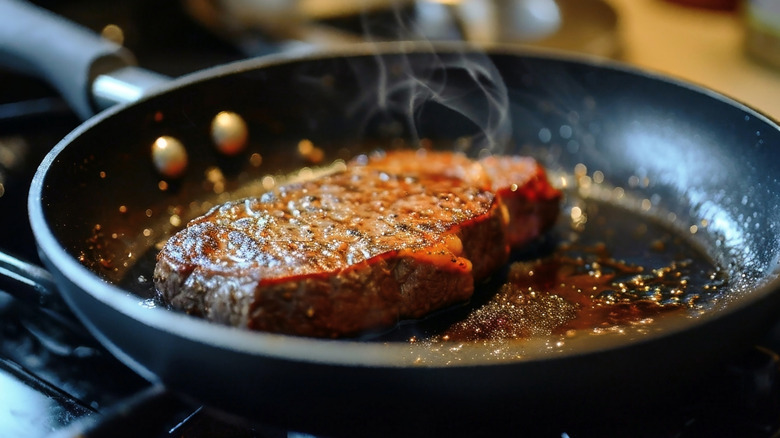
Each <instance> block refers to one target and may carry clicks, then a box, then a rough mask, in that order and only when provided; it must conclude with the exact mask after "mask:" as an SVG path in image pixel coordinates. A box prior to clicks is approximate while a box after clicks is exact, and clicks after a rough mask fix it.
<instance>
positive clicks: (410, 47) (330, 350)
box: [28, 43, 780, 368]
mask: <svg viewBox="0 0 780 438" xmlns="http://www.w3.org/2000/svg"><path fill="white" fill-rule="evenodd" d="M448 48H450V49H456V50H473V49H475V46H473V45H468V44H461V43H453V44H449V43H448V44H437V45H436V50H437V51H441V50H445V51H446V50H447V49H448ZM389 49H393V50H389ZM476 49H477V50H480V51H481V52H483V51H484V53H487V54H490V55H497V54H511V55H525V56H528V55H531V56H536V57H542V58H546V59H555V60H561V61H566V62H578V63H586V64H591V65H598V66H600V67H607V68H611V69H618V70H621V71H626V72H629V73H633V74H639V75H642V76H645V77H651V78H654V79H660V80H662V81H664V82H667V83H672V84H675V85H678V86H683V87H686V88H689V89H693V90H695V91H697V92H699V93H704V94H707V95H708V96H710V97H712V98H715V99H717V100H720V101H723V102H725V103H728V104H730V105H737V106H739V107H740V109H742V110H744V111H746V112H747V113H749V114H750V115H751V116H753V117H759V118H761V119H763V120H764V121H765V122H766V123H768V124H769V125H772V126H773V127H775V129H780V128H778V126H777V123H776V122H775V121H773V120H772V119H771V118H770V117H768V116H766V115H764V114H762V113H760V112H759V111H757V110H755V109H753V108H751V107H749V106H748V105H745V104H743V103H741V102H739V101H737V100H734V99H731V98H729V97H728V96H725V95H723V94H721V93H719V92H716V91H714V90H711V89H708V88H704V87H701V86H698V85H696V84H692V83H690V82H686V81H683V80H679V79H676V78H670V77H668V76H664V75H662V74H658V73H653V72H648V71H646V70H643V69H639V68H635V67H631V66H628V65H624V64H622V63H619V62H616V61H612V60H606V59H600V58H596V57H591V56H580V55H569V54H563V53H555V52H550V51H537V50H528V49H525V48H523V49H518V48H517V47H508V46H499V47H491V48H485V47H477V48H476ZM377 50H378V51H380V52H381V53H400V54H403V53H415V52H418V51H423V50H431V44H430V43H427V44H420V43H402V44H397V43H393V44H374V43H372V44H368V45H363V44H361V45H356V47H349V48H341V49H334V50H331V51H327V52H325V51H317V52H300V53H295V54H282V55H270V56H267V57H263V58H255V59H249V60H244V61H237V62H234V63H230V64H226V65H222V66H217V67H214V68H211V69H207V70H204V71H201V72H196V73H193V74H191V75H187V76H184V77H182V78H179V79H175V80H173V81H172V82H171V83H170V84H169V85H166V86H163V87H160V88H159V89H157V90H155V92H154V93H152V94H150V95H149V96H147V97H145V98H143V99H142V100H141V101H139V102H143V101H145V100H147V99H152V98H154V97H156V96H161V95H164V94H166V93H168V92H169V91H171V90H174V89H176V88H179V87H183V86H186V85H188V84H192V83H196V82H199V81H202V80H205V79H211V78H215V77H218V76H223V75H229V74H234V73H237V72H241V71H250V70H256V69H259V68H263V67H267V66H272V65H275V64H280V63H288V62H303V61H310V60H316V59H324V58H331V57H336V56H355V55H362V56H365V55H371V54H372V53H374V51H377ZM136 104H137V103H129V104H123V105H119V106H116V107H113V108H110V109H108V110H106V111H103V112H102V113H100V114H98V115H96V116H94V117H92V118H90V119H89V120H87V121H86V122H84V123H83V124H81V125H80V126H78V127H77V128H76V129H74V130H73V131H72V132H71V133H69V134H68V135H67V136H66V137H64V138H63V139H62V140H61V141H60V142H58V144H57V145H56V146H55V147H54V148H52V150H51V151H50V152H49V153H48V154H47V155H46V157H45V158H44V160H43V161H42V163H41V164H40V166H39V167H38V169H37V171H36V173H35V176H34V177H33V180H32V184H31V186H30V191H29V196H28V212H29V216H30V222H31V225H32V230H33V233H34V235H35V239H36V242H37V245H38V249H39V251H40V252H42V253H43V255H44V256H45V257H42V258H43V259H44V260H45V263H47V264H48V265H49V266H48V268H49V269H51V270H53V271H56V272H57V273H59V274H60V275H62V276H64V277H66V279H67V280H68V281H69V282H70V283H71V284H73V285H75V286H77V287H78V288H79V289H80V290H81V291H82V293H86V294H88V295H90V296H91V297H93V298H95V299H97V300H99V301H100V302H102V303H103V304H104V305H107V306H110V307H112V308H114V309H116V310H117V311H119V312H120V313H121V314H123V315H126V316H127V317H129V318H132V319H134V320H136V321H138V322H140V323H142V324H144V325H146V326H149V327H152V328H154V329H156V330H160V331H164V332H168V333H171V334H174V335H175V336H178V337H182V338H186V339H188V340H191V341H194V342H197V343H205V344H209V345H212V346H214V347H218V348H221V349H229V350H233V351H237V352H243V353H249V354H252V355H257V356H265V357H272V358H277V359H283V360H292V361H298V362H311V363H325V364H330V365H344V366H367V367H390V368H396V367H399V368H400V367H407V366H410V365H414V366H416V367H427V368H456V367H474V366H494V365H497V364H501V365H505V364H522V363H529V362H533V361H550V360H556V359H561V360H565V359H568V358H570V357H573V356H582V355H590V354H598V353H601V352H604V351H613V350H617V349H621V348H626V347H630V346H634V345H637V344H641V343H645V342H650V341H655V340H660V339H663V338H665V337H668V336H672V335H674V334H676V333H678V332H680V331H683V330H686V329H691V328H694V327H703V326H705V325H706V324H708V323H710V322H712V321H713V320H716V319H718V318H719V315H722V312H708V313H707V314H705V315H703V316H701V317H698V318H696V319H695V320H691V319H688V318H680V319H681V321H680V323H679V327H676V326H675V327H670V328H668V329H665V330H663V332H662V333H658V334H648V335H646V336H643V337H642V339H640V340H628V339H626V338H620V337H616V338H615V340H614V341H612V342H608V343H605V344H603V345H598V346H594V347H591V348H587V349H582V348H577V349H576V351H571V352H562V353H560V354H550V353H549V352H541V353H540V354H538V355H534V354H531V355H528V356H526V357H522V358H516V359H506V360H495V359H492V360H491V359H489V358H488V359H485V360H475V361H468V362H465V363H450V361H449V360H448V359H444V361H443V362H438V361H437V360H438V359H435V358H434V359H433V362H431V363H427V362H423V363H419V364H418V363H417V362H416V361H415V359H416V358H415V357H414V353H413V352H414V348H412V349H411V350H410V346H409V345H408V344H406V343H398V345H395V344H391V345H388V344H382V343H370V342H362V341H356V340H324V339H311V338H301V337H294V336H288V335H279V334H272V333H259V332H250V331H248V330H243V329H238V328H233V327H227V326H221V325H218V324H214V323H211V322H208V321H205V320H201V319H198V318H195V317H191V316H188V315H183V314H179V313H176V312H172V311H169V310H165V309H148V308H144V307H142V306H140V305H139V304H138V299H137V298H134V297H132V296H130V295H129V294H128V293H127V292H126V291H124V290H123V289H121V288H119V287H118V286H116V285H114V284H110V283H107V282H106V281H104V280H102V279H100V278H99V277H98V276H97V275H95V274H94V273H93V272H91V271H90V270H88V269H87V268H86V267H84V266H83V265H81V264H80V263H79V262H78V261H77V259H76V258H75V257H73V256H71V255H70V254H68V253H67V251H66V250H65V249H64V248H63V246H62V245H61V244H60V242H59V241H58V239H57V238H56V237H55V235H54V233H53V231H52V229H51V228H50V226H49V224H48V222H47V221H46V217H45V211H44V210H45V208H44V205H43V192H44V189H45V179H46V175H47V174H48V172H49V169H50V168H51V167H52V166H53V165H54V164H55V163H56V162H57V159H58V156H59V155H60V154H61V153H62V151H64V150H65V149H66V148H67V147H68V146H69V145H70V144H71V143H73V142H74V141H75V140H76V139H77V138H79V137H80V136H81V134H82V133H84V132H86V131H88V130H90V129H92V128H93V127H95V126H97V125H100V124H101V123H102V122H103V121H104V120H106V119H109V118H112V117H118V116H121V114H122V113H123V112H124V109H125V108H126V107H127V106H133V105H136ZM778 290H780V277H778V276H777V275H775V277H774V278H772V279H768V280H766V281H763V282H762V284H761V285H759V286H758V287H757V288H755V289H754V290H752V291H751V292H750V293H749V294H745V296H744V297H740V298H739V299H737V300H735V301H737V302H735V303H732V304H731V305H730V306H729V307H728V309H729V312H726V313H727V314H729V313H733V312H737V311H739V310H740V309H741V308H744V307H746V306H748V305H749V304H750V303H752V302H754V301H756V300H759V299H761V298H762V297H764V296H765V295H767V294H770V293H777V291H778ZM66 293H67V292H66ZM334 346H336V348H334ZM410 351H412V354H411V355H410ZM139 366H140V367H143V365H139Z"/></svg>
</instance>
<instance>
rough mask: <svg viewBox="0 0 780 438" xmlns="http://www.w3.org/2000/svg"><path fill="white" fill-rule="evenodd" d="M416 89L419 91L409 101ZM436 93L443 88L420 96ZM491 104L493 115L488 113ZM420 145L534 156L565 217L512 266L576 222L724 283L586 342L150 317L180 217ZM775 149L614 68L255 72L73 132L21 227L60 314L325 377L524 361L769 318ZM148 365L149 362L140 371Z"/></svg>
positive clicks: (264, 65)
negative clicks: (49, 279) (123, 323)
mask: <svg viewBox="0 0 780 438" xmlns="http://www.w3.org/2000/svg"><path fill="white" fill-rule="evenodd" d="M431 66H434V67H433V68H432V67H431ZM421 77H422V78H425V79H426V80H428V81H429V82H428V83H429V84H430V83H433V84H435V86H430V85H426V86H424V87H422V88H415V87H413V86H412V85H410V84H414V83H418V82H419V79H420V78H421ZM474 77H476V78H477V79H476V81H477V85H478V86H477V87H476V88H475V87H474V86H473V85H474V84H473V83H471V82H470V81H473V80H474V79H473V78H474ZM485 83H487V84H490V85H491V87H490V88H489V89H488V90H487V91H485V88H484V87H480V86H479V85H484V84H485ZM469 84H470V85H469ZM450 86H455V87H456V90H457V91H458V92H457V93H452V94H446V91H441V90H440V91H439V92H438V93H439V94H436V93H434V94H430V93H432V92H433V91H436V90H437V87H441V89H442V90H447V89H448V87H450ZM464 87H465V88H464ZM432 90H433V91H432ZM464 90H465V91H464ZM475 90H476V91H475ZM426 93H429V94H426ZM495 93H500V94H501V96H502V98H503V99H504V100H505V105H499V106H498V107H497V108H494V107H493V106H492V105H493V104H491V102H493V101H494V99H493V97H494V95H495ZM499 101H501V100H500V99H499ZM442 102H444V103H442ZM410 108H411V109H410ZM221 111H231V112H235V113H236V114H239V115H240V116H241V117H242V118H243V120H245V121H246V123H247V125H248V130H249V133H250V134H249V140H248V144H247V147H246V149H245V150H243V151H241V152H240V153H238V154H236V155H225V154H223V153H221V152H220V151H219V150H218V149H217V148H215V147H214V144H213V140H212V132H210V126H211V122H212V120H213V118H214V116H215V115H216V114H217V113H219V112H221ZM482 114H489V115H490V117H487V118H485V117H483V116H482ZM163 135H165V136H172V137H174V138H177V139H179V140H180V141H181V143H182V144H183V145H184V146H185V148H186V150H187V154H188V163H187V168H186V170H185V172H184V174H183V176H181V177H177V178H168V177H165V176H163V175H160V174H159V173H158V171H157V170H156V169H155V167H154V166H153V164H152V160H151V156H150V150H151V149H150V148H151V145H152V143H154V141H155V140H156V139H157V138H158V137H160V136H163ZM421 144H423V145H431V146H433V147H436V148H442V149H452V150H458V151H463V152H465V153H467V154H470V155H471V156H475V157H476V156H481V155H483V154H486V153H500V154H521V155H530V156H533V157H535V158H537V159H538V160H540V161H541V162H542V163H543V164H544V165H545V166H547V168H548V169H549V172H550V176H551V179H552V180H553V182H554V183H555V185H557V186H559V187H561V188H562V189H564V191H565V193H566V202H565V204H564V207H563V213H562V218H561V220H560V222H559V225H558V226H557V228H556V229H555V231H553V232H552V233H551V234H550V235H548V236H545V239H544V240H543V241H541V242H538V244H537V246H535V247H534V248H531V249H529V251H528V252H525V253H523V254H519V255H518V257H519V258H520V259H523V260H525V259H528V258H533V257H535V256H536V255H537V254H540V253H544V252H545V251H547V252H550V251H553V250H552V249H551V246H555V244H556V243H559V242H560V241H562V240H563V241H566V240H567V239H569V240H571V239H578V238H579V237H577V236H574V234H573V231H572V230H573V229H575V228H576V226H577V220H578V219H579V220H580V222H581V219H582V214H584V213H586V212H590V214H589V215H588V216H587V218H588V224H586V225H583V224H582V223H580V225H583V226H584V227H589V228H588V229H589V230H591V229H595V230H596V231H598V232H600V233H601V234H598V233H597V236H602V237H607V238H610V239H612V240H611V241H612V242H613V243H612V244H613V245H617V246H618V247H616V248H614V254H615V255H616V256H618V255H619V254H621V252H622V251H628V252H631V253H636V254H646V253H647V252H646V251H644V250H646V249H647V247H648V246H652V242H651V243H647V242H644V243H638V242H640V240H641V239H640V240H636V239H638V238H637V237H636V236H635V235H630V232H631V230H632V229H633V230H636V229H637V228H636V227H640V228H641V227H642V226H644V227H645V229H647V226H648V225H649V226H650V227H656V226H657V227H658V230H659V231H654V232H655V233H657V234H658V236H659V238H664V239H667V238H666V237H663V236H667V235H668V236H672V237H668V239H670V240H669V245H679V249H680V251H681V252H690V253H691V254H695V255H696V257H698V259H697V260H698V261H697V263H700V264H701V266H702V267H703V268H702V270H701V272H706V273H707V274H706V275H705V274H700V272H699V271H697V273H695V274H694V275H704V276H705V277H706V276H707V275H709V273H710V272H721V273H725V274H726V275H727V277H728V285H727V286H725V287H724V288H723V289H722V290H721V289H719V290H718V291H717V293H715V294H713V295H712V296H711V297H710V298H707V297H704V298H703V299H702V303H703V304H702V306H698V307H696V308H695V311H691V312H688V313H687V314H686V316H684V317H664V316H662V315H661V316H658V317H657V318H655V319H657V321H655V322H654V323H653V324H634V325H631V326H630V327H628V328H624V329H620V330H607V331H603V332H600V334H599V335H598V336H590V335H588V336H571V334H569V335H566V334H563V335H560V336H554V337H550V336H545V337H539V338H533V339H524V340H522V341H520V342H507V341H504V340H502V341H500V342H498V343H485V342H464V343H459V344H447V343H439V344H436V345H433V346H432V345H431V344H426V343H424V342H420V343H416V342H408V338H409V336H406V335H410V336H417V334H412V331H411V330H410V328H409V326H408V325H405V326H401V327H400V329H399V330H400V331H396V332H395V334H392V333H390V334H380V335H378V336H375V337H373V338H371V339H368V338H367V339H365V340H346V341H321V340H311V339H297V338H290V337H286V336H278V335H270V334H260V333H247V332H243V331H239V330H234V329H230V328H226V327H219V326H215V325H213V324H209V323H206V322H203V321H200V320H196V319H195V318H191V317H187V316H184V315H177V314H173V313H172V312H170V311H168V310H165V309H160V308H157V307H158V306H156V305H155V303H154V302H153V301H152V295H151V293H152V286H151V274H152V272H151V269H152V268H153V262H154V255H155V254H156V251H158V250H159V245H160V243H161V242H163V241H164V240H165V239H166V238H167V237H168V236H170V234H171V233H172V232H174V231H175V230H176V229H178V228H180V227H181V226H183V225H184V224H185V223H186V221H187V220H189V219H191V218H193V217H194V216H195V215H197V214H200V213H202V212H204V211H205V210H207V209H208V208H210V207H211V206H214V205H217V204H219V203H221V202H225V201H227V200H229V199H235V198H236V197H242V196H249V195H256V194H258V193H259V192H261V191H262V190H267V189H268V188H270V187H273V185H274V184H277V183H278V182H279V181H281V178H283V176H285V175H289V174H290V173H291V172H295V171H298V172H301V169H303V173H306V172H315V171H316V169H317V168H318V167H320V166H325V165H328V164H330V163H334V162H335V163H341V162H344V161H345V160H349V159H350V158H352V157H354V156H355V155H357V154H360V153H366V152H370V151H373V150H377V149H385V150H386V149H393V148H399V147H413V148H416V147H419V146H420V145H421ZM777 145H780V131H778V128H777V125H776V124H774V123H773V122H771V121H769V120H767V119H766V118H765V117H763V116H761V115H760V114H757V113H755V112H753V111H751V110H749V109H747V108H745V107H743V106H741V105H739V104H738V103H735V102H732V101H729V100H728V99H726V98H723V97H720V96H717V95H714V94H712V93H709V92H706V91H703V90H699V89H696V88H694V87H690V86H688V85H685V84H680V83H675V82H673V81H669V80H664V79H661V78H657V77H654V76H652V75H648V74H646V73H642V72H636V71H632V70H629V69H625V68H623V67H619V66H612V65H602V64H600V63H594V62H584V61H574V60H569V59H566V58H559V57H555V56H541V55H535V54H523V55H518V54H516V53H509V52H506V53H505V52H502V51H500V50H496V51H495V52H491V53H490V54H489V55H485V54H483V53H480V52H470V51H465V52H463V51H460V50H454V51H447V50H444V51H437V52H436V53H435V54H434V53H432V52H430V51H429V49H428V48H424V47H416V48H411V49H410V48H409V47H407V48H406V49H405V50H402V51H400V52H396V51H388V52H387V53H384V54H382V55H381V56H379V55H376V54H370V53H369V54H360V53H358V54H354V53H353V54H347V55H345V56H314V57H310V58H303V59H301V60H297V61H291V62H287V61H276V60H273V59H272V60H270V61H269V60H258V61H252V62H244V63H241V64H237V65H233V66H228V67H226V68H222V69H218V70H215V71H211V72H207V73H204V74H200V75H196V76H194V77H191V78H185V79H183V80H181V81H179V82H177V83H176V84H174V86H172V87H171V89H169V90H167V91H166V92H163V93H161V94H159V95H155V96H151V97H149V98H147V99H145V100H143V101H141V102H139V103H137V104H134V105H130V106H128V107H124V108H120V109H117V110H116V111H114V110H112V111H109V112H107V113H106V114H103V115H100V116H98V117H97V118H95V119H93V120H92V121H90V122H89V123H87V124H86V125H85V126H84V127H82V128H80V129H79V130H77V131H76V132H74V133H73V134H72V135H70V136H69V137H68V138H66V139H65V140H64V141H63V143H61V144H60V145H58V147H57V148H55V150H54V151H53V152H52V153H51V154H50V155H49V157H47V160H46V161H45V163H44V165H43V166H42V170H41V171H40V172H39V175H38V176H37V177H36V182H35V185H34V187H33V191H32V192H31V216H32V220H33V222H34V224H37V226H34V230H35V232H36V235H37V236H38V237H39V240H40V241H41V242H42V243H41V246H42V252H43V253H44V259H46V260H47V261H48V262H49V263H50V264H51V265H52V266H53V270H55V271H57V272H59V273H61V275H62V276H63V277H64V278H65V279H67V282H68V283H71V284H72V285H73V286H71V287H66V288H65V289H66V290H65V291H64V293H65V294H66V298H69V297H70V298H69V299H70V300H72V301H73V302H78V301H79V300H80V298H79V297H74V296H75V295H80V294H81V293H82V292H79V291H87V294H88V295H91V296H92V297H93V298H95V299H97V301H100V302H102V303H103V304H104V305H106V306H108V307H109V308H113V309H115V310H118V311H119V312H120V313H121V314H123V315H129V316H130V318H131V319H135V320H138V321H140V322H141V323H142V324H143V325H145V326H148V327H152V328H154V329H156V330H161V331H163V332H166V333H173V334H175V335H176V336H177V337H183V338H187V339H191V340H194V341H195V342H204V343H207V344H211V345H215V346H217V347H221V348H227V349H229V350H235V351H244V352H249V353H251V354H252V355H261V356H270V357H282V358H286V359H289V360H296V361H297V360H302V361H311V362H325V363H334V364H371V365H376V366H391V367H404V366H409V365H416V366H420V367H426V366H431V367H438V366H453V365H454V366H461V365H474V364H486V363H494V362H495V361H504V362H523V361H532V360H539V359H545V358H549V357H551V356H554V357H561V358H564V357H569V356H576V355H581V354H585V353H588V352H598V351H604V350H608V349H613V348H616V347H622V346H626V345H632V344H636V343H643V342H645V341H648V340H655V339H660V338H662V337H664V336H666V335H672V334H675V333H680V332H684V331H686V330H689V329H690V328H691V327H699V326H707V325H713V324H718V321H720V320H728V321H731V319H729V318H726V317H724V315H725V316H729V315H732V314H735V313H741V314H743V315H745V316H744V317H743V318H741V320H742V321H744V318H748V319H750V318H751V315H754V314H755V315H762V316H764V314H768V313H770V312H771V313H773V314H774V313H776V312H775V311H774V310H773V307H774V306H773V305H772V304H776V303H774V302H775V301H776V299H775V298H774V297H775V296H776V295H777V294H776V293H774V290H775V289H776V288H777V285H778V280H777V263H778V254H779V253H780V251H779V250H778V242H780V235H778V233H780V224H778V220H780V211H779V210H780V184H779V183H778V181H777V180H776V177H775V176H774V173H775V172H774V170H773V168H772V167H773V165H772V163H774V162H778V159H780V157H778V149H777ZM310 146H311V147H313V148H315V150H316V151H318V152H317V155H316V156H313V155H312V154H311V149H310V148H309V147H310ZM306 151H308V152H306ZM599 212H601V213H603V212H608V214H609V215H615V216H621V220H622V221H623V225H620V226H617V228H614V230H617V231H614V230H613V231H610V230H609V229H606V228H605V229H600V228H599V226H600V225H599V224H600V222H599V219H598V215H599V214H600V213H599ZM626 223H632V224H636V227H634V228H626V227H625V225H626ZM621 227H622V228H621ZM645 237H647V236H645ZM594 243H595V242H594ZM56 248H64V249H65V252H64V253H61V251H58V250H57V249H56ZM667 248H668V247H667ZM637 251H638V252H637ZM669 251H670V252H674V248H672V249H669ZM707 269H711V271H708V270H707ZM708 280H711V279H709V278H706V279H705V278H703V279H702V281H703V282H706V281H708ZM89 313H90V311H89V310H85V311H84V313H83V316H84V317H86V318H90V315H89ZM436 317H438V316H435V317H434V318H436ZM759 319H766V318H756V321H758V320H759ZM423 323H427V322H425V321H424V322H423ZM729 324H732V325H729V326H728V328H727V330H730V329H732V328H733V329H734V330H737V328H736V327H737V324H736V323H732V322H729ZM746 328H747V327H746ZM746 328H745V329H746ZM98 329H99V330H101V331H103V328H98ZM739 330H742V329H739ZM398 333H402V334H403V336H402V337H399V335H398ZM109 336H110V335H109ZM109 342H112V343H118V344H121V342H122V341H120V340H117V339H109ZM714 343H715V341H714V340H712V341H709V344H710V345H711V346H713V347H714ZM118 348H119V349H124V348H126V347H124V346H122V345H120V346H119V347H118ZM132 348H137V347H135V346H134V347H132ZM147 360H148V361H152V360H151V359H141V360H140V361H141V362H145V361H147ZM142 366H149V367H151V366H152V365H149V364H148V363H144V364H143V365H142Z"/></svg>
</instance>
